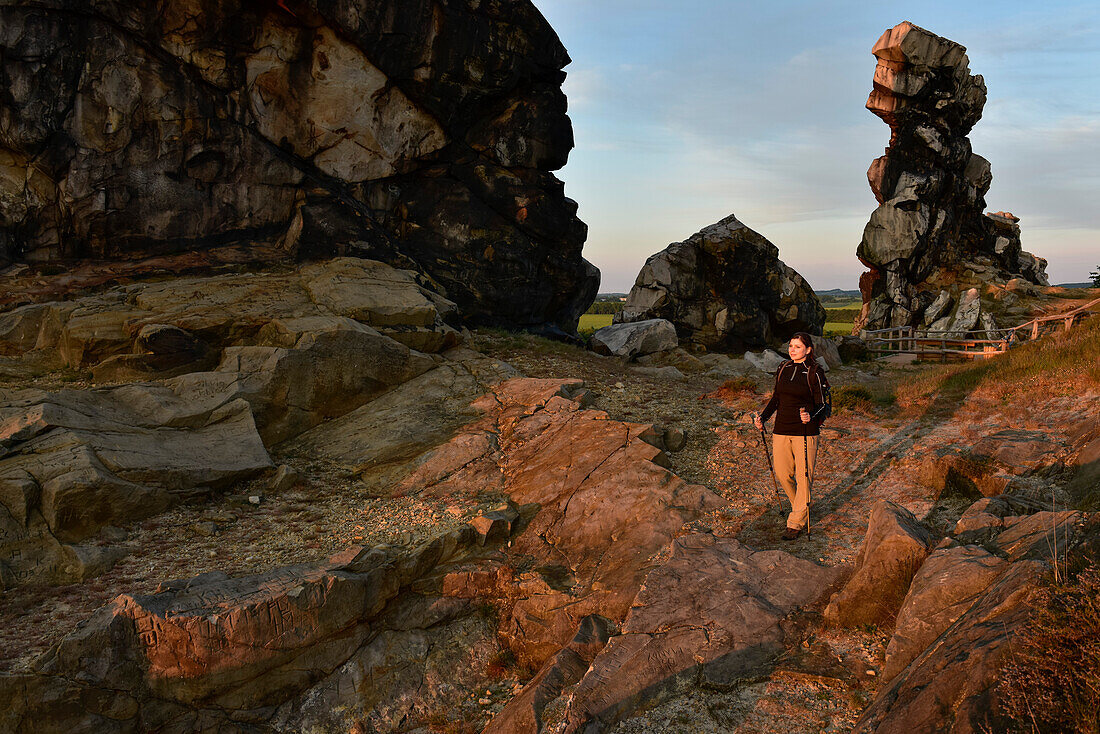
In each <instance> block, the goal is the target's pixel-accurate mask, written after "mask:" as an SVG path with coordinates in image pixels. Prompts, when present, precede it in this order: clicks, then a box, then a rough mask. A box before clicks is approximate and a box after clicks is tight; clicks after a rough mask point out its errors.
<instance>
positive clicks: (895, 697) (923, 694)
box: [853, 561, 1043, 734]
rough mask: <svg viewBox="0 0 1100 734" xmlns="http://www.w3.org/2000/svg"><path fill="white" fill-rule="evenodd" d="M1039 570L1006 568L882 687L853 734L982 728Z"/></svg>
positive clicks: (1031, 565)
mask: <svg viewBox="0 0 1100 734" xmlns="http://www.w3.org/2000/svg"><path fill="white" fill-rule="evenodd" d="M1042 573H1043V565H1042V564H1041V563H1038V562H1036V561H1023V562H1020V563H1013V564H1011V565H1010V566H1009V567H1008V568H1007V570H1005V572H1004V573H1003V574H1001V576H1000V577H999V578H998V579H997V580H996V581H994V583H993V584H992V585H991V586H990V587H989V588H988V589H987V590H986V591H985V593H984V594H982V595H981V596H980V597H979V598H978V600H977V601H976V602H975V603H974V604H973V605H971V607H970V608H969V609H968V610H967V611H966V612H965V613H964V614H963V615H962V616H961V617H959V619H957V620H956V621H955V622H954V624H952V625H951V626H950V627H948V628H947V629H946V630H945V631H944V632H943V633H942V634H940V636H939V637H937V638H936V639H935V641H934V642H933V643H932V644H931V645H929V646H928V647H927V648H926V649H925V650H924V651H923V652H922V653H921V654H920V655H918V656H917V657H916V658H915V659H914V660H913V662H911V663H909V665H908V666H906V667H905V668H904V669H903V670H902V671H901V672H900V673H898V674H897V675H896V676H895V677H894V678H893V679H892V681H891V682H890V684H889V685H888V686H886V687H884V688H881V689H880V690H879V692H878V694H877V695H876V696H875V699H874V701H872V703H871V705H870V706H869V707H868V708H867V709H866V710H865V711H864V712H863V715H862V716H861V717H860V719H859V721H857V722H856V725H855V727H854V728H853V732H855V733H856V734H870V732H876V734H909V733H910V732H914V731H939V732H952V733H953V734H962V733H963V732H977V731H983V730H985V729H988V727H989V726H990V722H989V716H990V714H991V712H992V711H993V710H995V709H996V689H995V686H996V684H997V680H998V673H999V671H1000V670H1001V668H1002V667H1003V665H1004V663H1005V661H1006V658H1007V656H1008V655H1010V654H1011V649H1012V645H1011V642H1012V637H1013V634H1014V633H1015V632H1016V630H1018V629H1019V628H1020V626H1021V625H1022V624H1023V623H1024V622H1025V621H1026V620H1027V619H1028V617H1029V616H1030V614H1031V605H1032V603H1033V601H1034V600H1035V598H1036V597H1037V595H1038V582H1039V579H1040V576H1041V574H1042Z"/></svg>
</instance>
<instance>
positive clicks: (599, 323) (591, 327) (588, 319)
mask: <svg viewBox="0 0 1100 734" xmlns="http://www.w3.org/2000/svg"><path fill="white" fill-rule="evenodd" d="M613 318H615V315H614V314H610V313H586V314H581V322H580V323H579V324H578V325H577V331H595V330H596V329H602V328H603V327H605V326H611V319H613Z"/></svg>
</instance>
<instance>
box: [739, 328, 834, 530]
mask: <svg viewBox="0 0 1100 734" xmlns="http://www.w3.org/2000/svg"><path fill="white" fill-rule="evenodd" d="M813 345H814V342H813V338H812V337H811V336H810V335H809V334H807V333H806V332H803V331H800V332H798V333H797V334H795V335H794V336H792V337H791V341H790V345H789V352H788V353H789V355H790V359H789V360H788V361H786V362H784V363H783V364H781V365H779V369H778V371H776V373H775V389H774V390H773V391H772V397H771V400H769V401H768V404H767V406H766V407H765V408H764V411H763V413H759V414H754V415H753V425H755V426H756V427H757V429H758V430H760V431H763V430H764V422H765V421H767V420H768V418H770V417H771V416H772V414H773V413H774V414H775V428H774V429H773V430H772V453H773V454H774V456H775V475H776V477H777V478H778V479H779V483H780V484H781V485H783V490H784V491H785V492H786V493H787V499H789V500H790V502H791V513H790V514H789V515H787V529H786V531H785V532H784V533H783V540H794V539H795V538H797V537H798V536H799V535H801V534H802V531H803V530H805V529H806V525H807V523H808V522H809V517H810V483H811V482H812V481H813V471H814V465H815V462H816V459H817V439H818V432H819V431H818V429H819V428H820V426H821V424H822V423H823V422H824V421H825V419H826V418H827V417H828V416H829V413H830V399H829V381H828V380H827V379H826V378H825V370H823V369H822V368H821V365H819V364H818V363H817V360H816V359H814V346H813Z"/></svg>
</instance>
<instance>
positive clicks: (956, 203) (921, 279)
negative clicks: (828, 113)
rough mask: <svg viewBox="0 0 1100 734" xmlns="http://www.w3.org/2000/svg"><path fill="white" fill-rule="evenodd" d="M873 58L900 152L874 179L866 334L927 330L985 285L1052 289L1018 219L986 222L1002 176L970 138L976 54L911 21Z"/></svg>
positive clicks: (866, 242)
mask: <svg viewBox="0 0 1100 734" xmlns="http://www.w3.org/2000/svg"><path fill="white" fill-rule="evenodd" d="M872 53H874V55H875V57H876V59H877V60H878V64H877V66H876V68H875V76H874V88H873V89H872V91H871V96H870V97H869V98H868V100H867V109H869V110H870V111H871V112H873V113H874V114H875V115H877V116H878V117H881V118H882V119H883V121H885V122H886V124H888V125H889V126H890V145H889V147H887V149H886V154H885V155H883V156H882V157H880V158H877V159H876V160H875V161H874V162H873V163H871V167H870V168H869V169H868V171H867V180H868V182H869V183H870V185H871V190H872V191H873V192H874V194H875V198H876V199H878V202H879V206H878V208H877V209H876V210H875V211H874V213H872V214H871V219H870V221H869V222H868V223H867V226H866V228H865V229H864V231H863V240H862V241H861V242H860V244H859V247H858V248H857V250H856V255H857V256H858V257H859V259H860V261H861V262H862V263H863V264H864V265H865V266H866V267H867V268H868V272H866V273H865V274H864V275H863V277H861V278H860V290H861V291H862V293H863V311H862V314H861V316H860V319H859V321H858V322H857V328H859V327H862V328H867V329H878V328H885V327H889V326H908V325H913V326H917V325H921V324H922V323H923V322H925V321H927V319H926V316H928V315H931V314H930V313H929V312H928V310H929V309H930V307H932V306H933V304H934V303H936V301H937V299H938V298H939V300H940V305H937V306H936V308H937V309H939V310H942V303H943V302H944V298H940V296H941V294H943V293H944V292H946V293H947V297H948V298H951V299H952V300H953V301H957V300H958V298H957V295H958V291H959V290H960V289H968V288H971V287H975V286H976V285H979V283H978V282H977V281H989V280H1000V281H1006V280H1009V279H1011V278H1013V277H1019V278H1023V279H1025V280H1028V281H1030V282H1033V283H1037V284H1041V285H1046V276H1045V273H1044V272H1043V269H1044V268H1045V266H1046V261H1044V260H1041V259H1039V258H1035V257H1034V256H1032V255H1030V254H1028V253H1025V252H1022V251H1021V249H1020V240H1019V227H1018V226H1016V224H1015V223H1016V221H1018V220H1017V219H1016V218H1015V217H1012V216H1011V215H1007V216H1003V215H998V216H995V217H991V216H986V215H984V214H983V211H984V209H985V194H986V192H987V191H988V190H989V185H990V183H991V182H992V180H993V176H992V173H991V171H990V165H989V161H987V160H986V159H984V158H982V157H981V156H980V155H977V154H976V153H974V152H973V151H972V150H971V147H970V140H969V139H968V138H967V135H968V134H969V133H970V130H971V128H972V127H974V124H975V123H976V122H977V121H978V120H979V119H980V118H981V114H982V108H983V107H984V106H985V100H986V87H985V82H984V80H983V79H982V77H981V76H980V75H974V74H971V73H970V69H969V66H968V64H969V61H968V59H967V56H966V49H965V48H964V47H963V46H960V45H959V44H957V43H955V42H954V41H950V40H948V39H946V38H941V37H940V36H937V35H935V34H933V33H930V32H929V31H926V30H924V29H923V28H919V27H917V26H915V25H913V24H912V23H908V22H906V23H901V24H899V25H897V26H895V27H893V28H891V29H889V30H888V31H886V32H885V33H883V34H882V37H881V38H879V40H878V42H877V43H876V44H875V46H874V48H873V49H872ZM948 315H950V314H949V313H948ZM925 325H927V324H925Z"/></svg>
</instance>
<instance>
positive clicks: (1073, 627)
mask: <svg viewBox="0 0 1100 734" xmlns="http://www.w3.org/2000/svg"><path fill="white" fill-rule="evenodd" d="M997 693H998V697H999V698H1000V701H1001V708H1002V714H1003V717H1004V720H1003V721H1001V722H999V730H1000V731H1009V732H1078V733H1080V734H1095V733H1096V732H1100V568H1097V567H1096V566H1095V565H1093V566H1091V567H1090V568H1087V569H1085V570H1083V571H1081V572H1080V573H1079V574H1077V576H1076V578H1074V579H1073V580H1071V581H1069V582H1068V583H1062V584H1059V583H1055V582H1052V583H1050V584H1049V585H1048V586H1047V587H1045V588H1044V589H1043V591H1042V593H1041V596H1040V598H1039V599H1038V600H1037V601H1036V603H1035V612H1034V614H1033V616H1032V617H1031V619H1030V620H1029V621H1028V623H1027V625H1026V626H1025V627H1024V628H1023V630H1021V632H1020V633H1019V635H1018V636H1017V637H1016V645H1015V652H1014V654H1013V656H1012V657H1011V659H1010V660H1009V663H1008V665H1007V666H1006V667H1005V670H1004V673H1003V677H1002V679H1001V681H1000V683H999V685H998V689H997Z"/></svg>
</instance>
